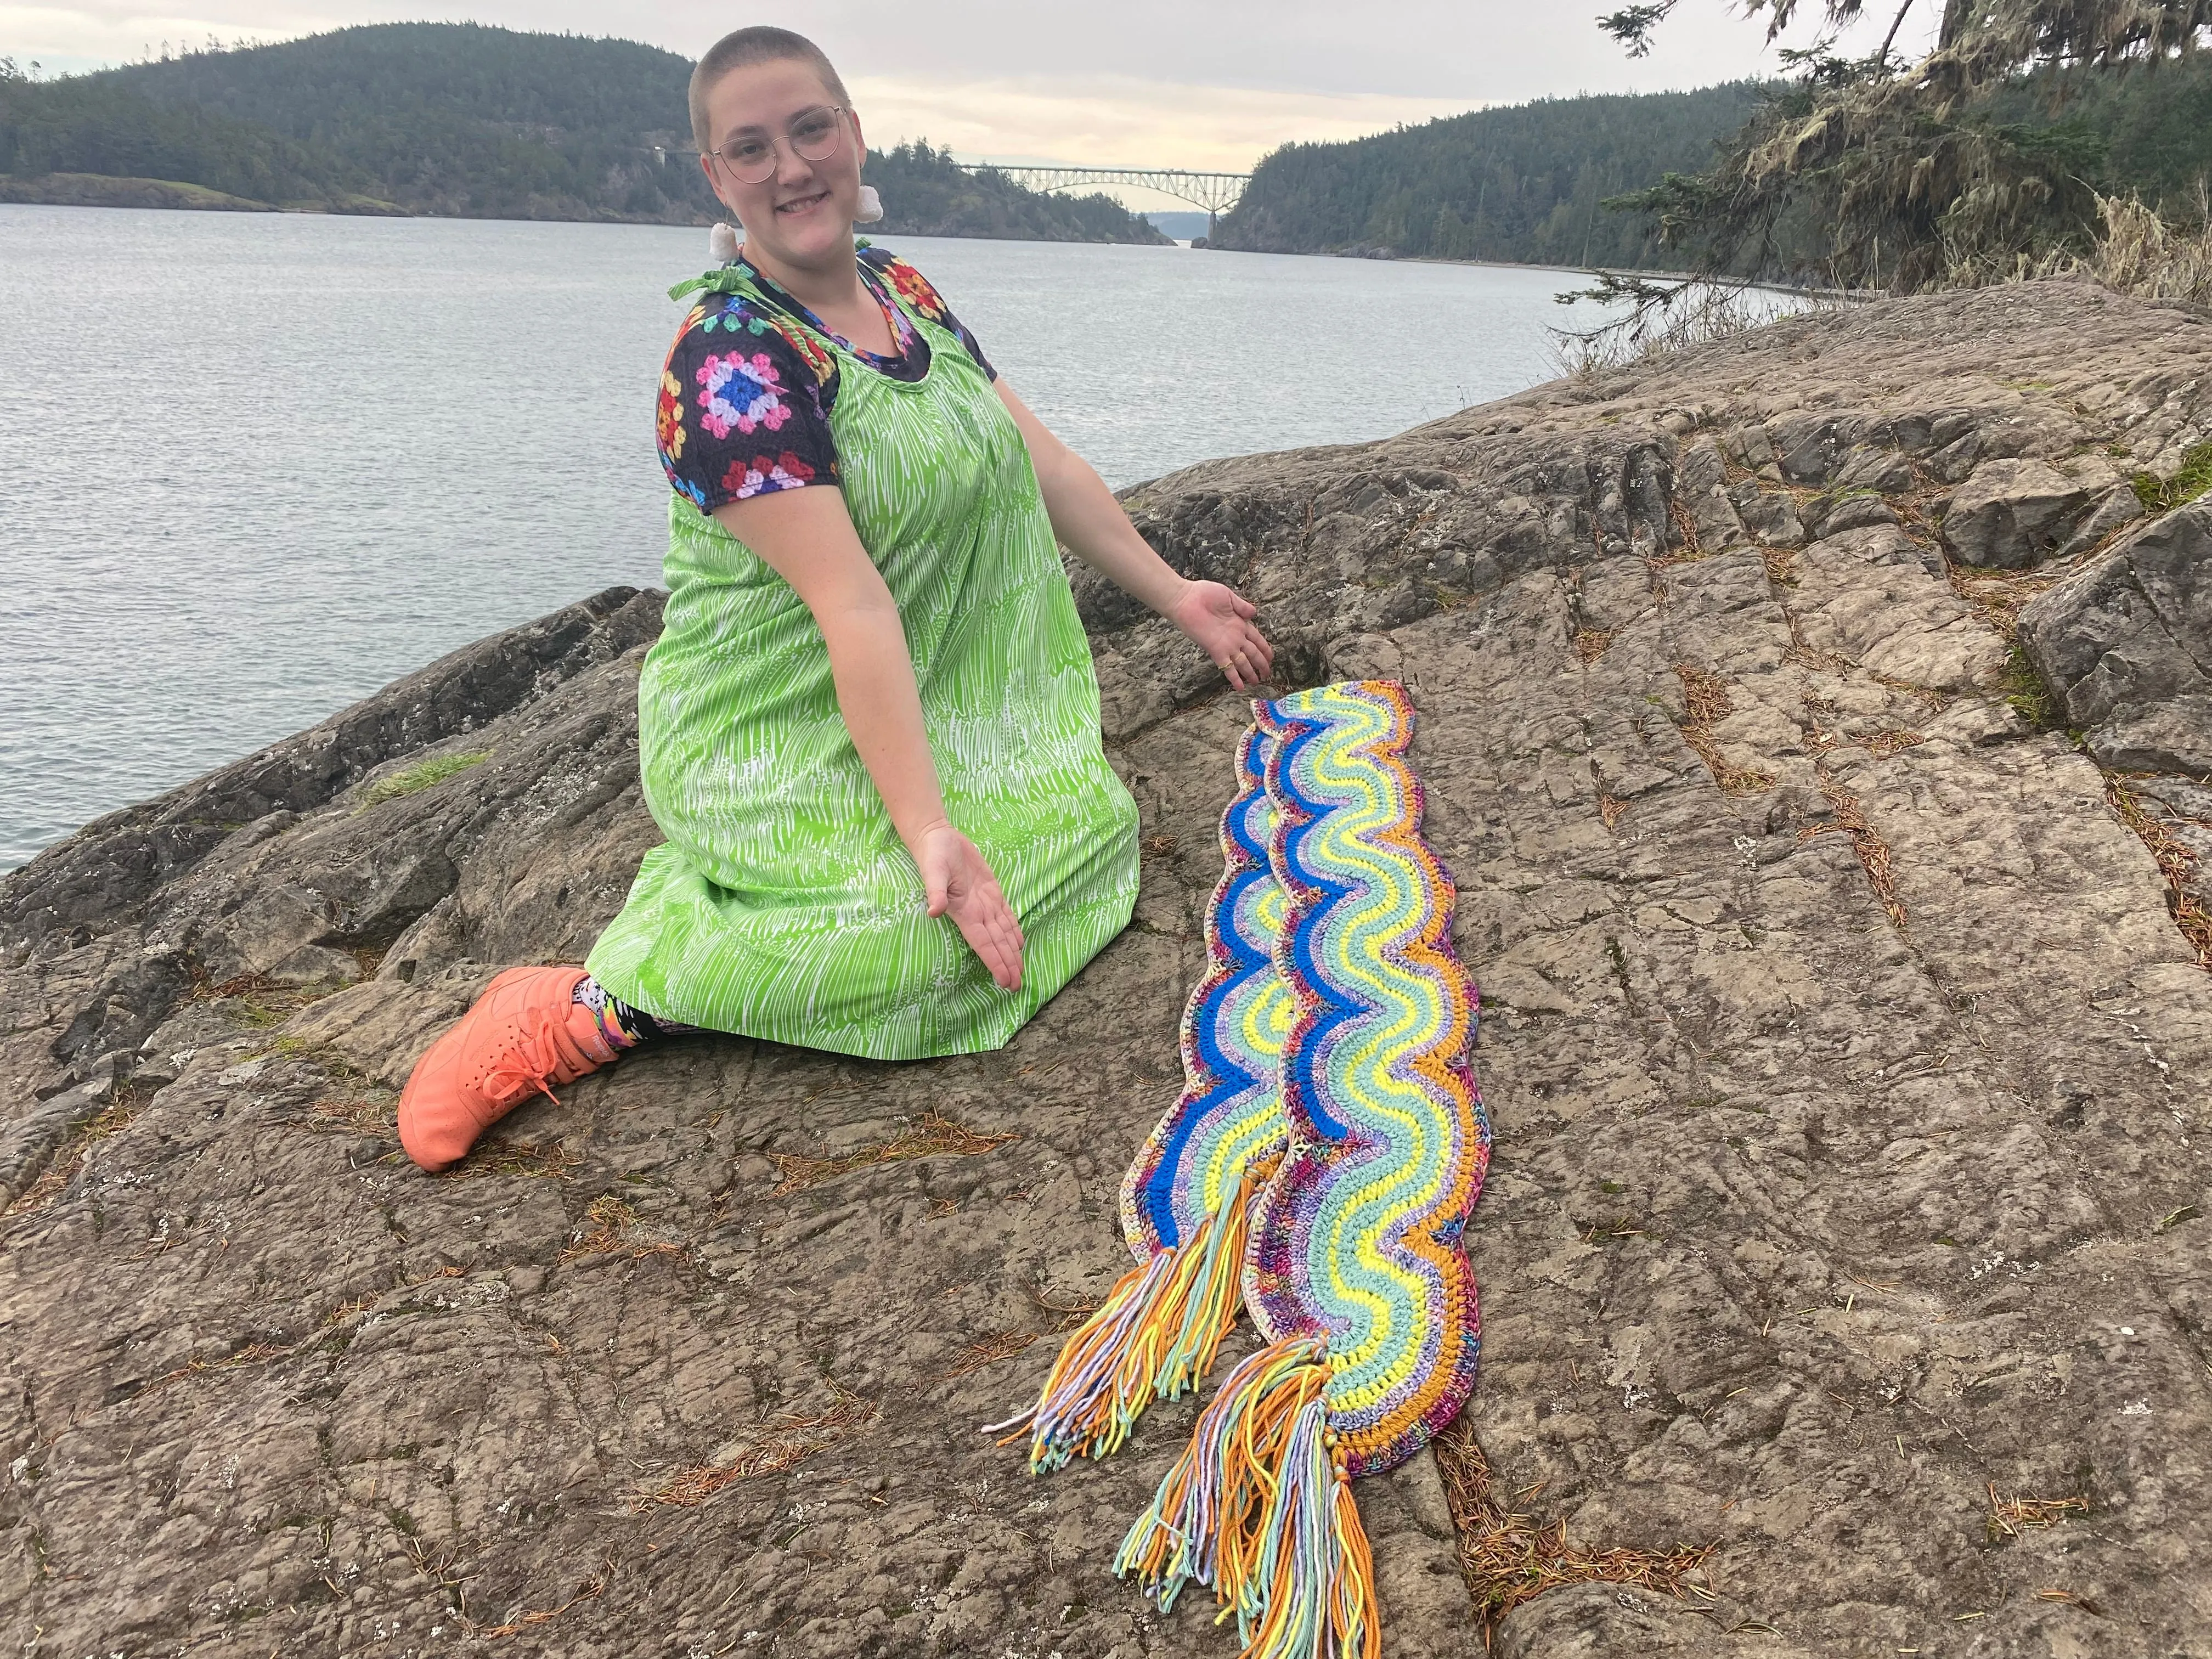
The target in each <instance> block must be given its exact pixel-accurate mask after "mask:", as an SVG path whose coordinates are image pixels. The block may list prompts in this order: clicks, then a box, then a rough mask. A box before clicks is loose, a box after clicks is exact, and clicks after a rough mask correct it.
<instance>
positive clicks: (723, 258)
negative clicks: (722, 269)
mask: <svg viewBox="0 0 2212 1659" xmlns="http://www.w3.org/2000/svg"><path fill="white" fill-rule="evenodd" d="M707 257H708V258H710V259H712V260H713V261H714V263H715V264H718V265H726V264H729V263H730V261H731V260H732V259H734V258H737V257H738V233H737V232H736V231H735V230H733V229H732V228H730V227H729V226H727V225H716V226H715V227H714V229H712V230H710V231H708V233H707Z"/></svg>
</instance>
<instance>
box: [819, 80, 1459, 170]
mask: <svg viewBox="0 0 2212 1659" xmlns="http://www.w3.org/2000/svg"><path fill="white" fill-rule="evenodd" d="M846 85H847V87H848V88H849V89H850V91H851V92H852V94H853V102H854V107H855V108H857V109H858V110H859V111H860V116H861V118H862V121H863V122H864V124H865V125H866V129H867V133H868V139H869V142H870V143H873V144H875V145H877V146H878V148H881V147H884V146H886V145H889V144H891V143H896V142H898V141H900V140H902V139H909V138H926V139H927V140H928V141H929V142H930V143H933V144H935V145H937V146H939V148H940V149H944V148H950V149H953V150H954V151H956V152H957V153H958V154H960V155H963V156H974V157H987V158H989V159H991V160H994V161H1060V162H1063V163H1068V164H1073V165H1078V166H1093V167H1103V166H1124V167H1192V168H1196V169H1200V170H1201V171H1218V172H1224V173H1243V172H1246V171H1248V170H1249V168H1250V167H1251V166H1252V164H1253V163H1254V162H1255V161H1258V160H1259V159H1260V157H1261V156H1262V155H1265V154H1267V151H1269V150H1271V149H1274V148H1276V147H1277V146H1278V145H1279V144H1285V143H1291V142H1294V141H1297V140H1302V139H1328V138H1352V137H1359V136H1360V135H1361V134H1363V133H1370V132H1378V131H1384V130H1385V129H1388V128H1389V127H1392V126H1395V125H1398V124H1399V123H1401V122H1419V121H1426V120H1428V119H1430V118H1431V117H1433V116H1437V115H1452V114H1457V113H1458V112H1460V111H1461V110H1462V108H1464V107H1465V106H1464V105H1462V104H1460V103H1458V102H1457V101H1455V100H1450V99H1442V98H1420V97H1402V96H1396V95H1393V94H1386V93H1325V92H1295V91H1291V92H1279V91H1270V90H1266V89H1263V88H1249V87H1218V86H1215V87H1208V86H1193V85H1188V84H1184V83H1179V82H1166V81H1140V80H1138V79H1136V78H1134V77H1133V76H1121V75H1097V76H1053V77H1047V76H1022V77H1010V78H1006V79H1001V80H975V81H937V80H931V79H924V78H922V77H920V76H875V75H859V76H846Z"/></svg>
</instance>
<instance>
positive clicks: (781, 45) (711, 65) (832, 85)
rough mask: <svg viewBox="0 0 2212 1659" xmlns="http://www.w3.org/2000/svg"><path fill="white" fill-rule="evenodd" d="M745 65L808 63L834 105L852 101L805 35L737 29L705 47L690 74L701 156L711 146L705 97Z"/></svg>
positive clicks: (763, 27) (693, 125)
mask: <svg viewBox="0 0 2212 1659" xmlns="http://www.w3.org/2000/svg"><path fill="white" fill-rule="evenodd" d="M747 64H810V65H811V66H812V68H813V70H814V71H815V73H816V74H817V75H819V76H821V77H822V84H823V86H825V87H827V88H829V90H830V92H831V94H834V95H835V96H836V100H837V101H838V103H840V104H841V105H849V104H851V102H852V101H853V100H852V96H851V94H848V93H847V92H846V90H845V83H844V82H842V81H841V80H839V79H838V78H837V71H836V69H834V68H833V67H831V65H830V63H829V55H828V54H827V53H825V52H823V50H822V48H821V47H819V46H816V45H815V44H814V43H813V42H812V41H811V40H808V39H807V38H806V37H805V35H803V34H793V33H792V32H791V31H790V30H789V29H779V28H771V27H769V26H768V25H767V24H764V23H763V24H760V25H757V26H756V27H752V28H749V29H738V30H737V31H735V32H734V33H729V34H726V35H724V36H723V37H722V38H721V39H720V40H717V41H715V42H714V45H713V46H709V47H708V48H707V55H706V56H705V57H703V58H701V59H700V60H699V64H698V67H697V68H696V69H694V70H692V71H691V137H693V138H694V139H696V141H697V143H698V145H699V153H700V154H701V155H705V154H706V153H707V151H708V149H711V148H712V147H713V145H714V130H713V128H712V127H710V126H709V125H708V118H707V94H708V93H710V92H712V91H713V90H714V85H715V82H718V81H720V79H721V78H722V77H723V76H726V75H727V74H728V73H729V72H730V71H731V70H734V69H743V68H744V67H745V66H746V65H747Z"/></svg>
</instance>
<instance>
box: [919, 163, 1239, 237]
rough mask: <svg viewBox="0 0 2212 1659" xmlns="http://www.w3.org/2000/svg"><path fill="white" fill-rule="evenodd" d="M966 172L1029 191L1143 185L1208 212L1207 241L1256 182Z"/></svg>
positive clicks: (1200, 176) (1223, 177)
mask: <svg viewBox="0 0 2212 1659" xmlns="http://www.w3.org/2000/svg"><path fill="white" fill-rule="evenodd" d="M958 165H959V167H960V168H961V170H962V171H963V172H965V173H1004V174H1005V175H1006V177H1007V178H1009V179H1012V180H1013V181H1014V182H1015V183H1016V184H1018V185H1022V186H1024V188H1026V189H1029V190H1041V191H1054V190H1067V189H1070V188H1072V187H1073V186H1075V185H1143V186H1144V187H1145V188H1146V189H1147V190H1156V191H1159V192H1160V194H1162V195H1163V196H1172V197H1175V198H1176V200H1177V201H1180V202H1188V203H1189V204H1191V205H1192V206H1193V207H1201V208H1204V209H1205V210H1206V240H1208V241H1211V240H1213V228H1214V224H1215V222H1216V221H1217V220H1218V219H1219V218H1220V216H1222V215H1223V214H1225V213H1226V212H1228V211H1229V210H1230V209H1231V208H1233V207H1235V206H1236V205H1237V201H1238V199H1239V198H1240V197H1243V194H1244V186H1245V185H1249V184H1250V183H1251V182H1252V175H1251V174H1250V173H1191V172H1188V171H1186V170H1185V169H1183V168H1182V167H1014V166H1012V165H1009V164H1006V163H1002V162H997V161H963V162H960V163H959V164H958Z"/></svg>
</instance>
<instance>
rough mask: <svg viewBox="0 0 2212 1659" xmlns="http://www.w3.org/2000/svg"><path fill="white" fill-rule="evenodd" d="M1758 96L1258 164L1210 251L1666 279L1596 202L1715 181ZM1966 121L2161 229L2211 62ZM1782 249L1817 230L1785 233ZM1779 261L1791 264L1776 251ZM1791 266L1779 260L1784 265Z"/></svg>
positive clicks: (1608, 101)
mask: <svg viewBox="0 0 2212 1659" xmlns="http://www.w3.org/2000/svg"><path fill="white" fill-rule="evenodd" d="M1764 95H1765V89H1764V88H1761V87H1760V86H1759V84H1758V83H1756V82H1735V83H1733V84H1730V85H1725V86H1718V87H1711V88H1706V89H1705V90H1704V91H1701V92H1687V93H1658V94H1646V95H1643V96H1620V97H1591V98H1560V99H1551V100H1543V101H1541V102H1538V103H1534V104H1523V105H1520V106H1516V107H1513V108H1510V109H1486V110H1477V111H1474V112H1472V113H1470V114H1467V115H1457V116H1452V117H1449V118H1445V119H1443V120H1437V121H1431V122H1430V123H1428V125H1425V126H1419V127H1401V128H1399V129H1398V130H1397V131H1393V132H1385V133H1378V134H1376V136H1375V137H1371V138H1358V139H1353V140H1352V141H1350V142H1348V143H1333V144H1291V145H1286V146H1285V148H1283V149H1279V150H1277V151H1275V152H1274V153H1273V155H1269V156H1267V158H1266V159H1265V160H1264V161H1261V163H1260V165H1259V167H1257V169H1255V172H1254V174H1253V179H1252V183H1251V186H1250V187H1249V189H1248V190H1247V191H1245V193H1244V199H1243V201H1242V202H1241V203H1239V204H1238V205H1237V210H1236V211H1235V212H1234V213H1231V214H1230V215H1228V216H1226V217H1225V218H1224V219H1223V220H1222V222H1221V225H1220V228H1219V233H1218V235H1217V237H1216V238H1215V246H1219V247H1231V248H1250V249H1259V250H1261V251H1265V252H1283V253H1331V252H1372V251H1375V250H1377V249H1382V248H1388V249H1389V250H1390V251H1391V252H1394V253H1397V254H1401V255H1405V256H1407V257H1426V258H1447V259H1468V258H1473V259H1505V260H1519V261H1523V262H1527V263H1529V264H1565V265H1598V266H1611V267H1627V268H1635V267H1644V268H1651V267H1663V266H1668V265H1674V264H1680V263H1681V262H1682V258H1683V256H1682V254H1681V253H1680V252H1669V251H1668V250H1666V249H1662V247H1660V246H1659V244H1658V240H1657V228H1656V225H1655V224H1654V223H1653V222H1651V221H1650V219H1648V218H1646V217H1644V216H1642V215H1638V214H1633V213H1622V212H1615V211H1608V210H1607V208H1606V207H1605V205H1604V203H1605V198H1607V197H1613V196H1619V195H1623V194H1626V193H1628V192H1630V191H1639V190H1643V189H1644V188H1646V187H1648V186H1650V185H1654V184H1656V183H1658V182H1659V180H1660V179H1662V177H1663V176H1664V175H1666V174H1668V173H1699V172H1702V171H1704V170H1705V168H1707V167H1710V166H1711V164H1712V160H1713V155H1714V150H1715V146H1716V145H1717V143H1718V142H1719V141H1720V140H1722V139H1723V138H1724V137H1727V136H1729V134H1730V133H1733V132H1734V131H1736V130H1737V129H1738V128H1739V127H1741V125H1743V124H1744V122H1745V121H1746V120H1747V118H1749V117H1750V116H1751V115H1752V114H1753V111H1754V110H1755V109H1756V108H1757V107H1758V106H1759V102H1760V100H1761V99H1762V97H1763V96H1764ZM1972 118H1976V119H1979V120H1981V121H1984V122H1985V123H1987V124H1989V125H1990V126H1992V127H1998V128H2006V129H2012V130H2026V131H2030V132H2043V133H2048V134H2050V135H2051V138H2052V142H2053V143H2056V144H2058V145H2063V147H2064V149H2065V151H2066V153H2067V154H2068V155H2069V156H2070V157H2071V158H2072V164H2073V165H2074V166H2075V167H2076V168H2078V169H2079V170H2080V172H2081V176H2082V179H2083V182H2085V183H2087V185H2090V186H2091V187H2093V189H2095V190H2097V191H2100V192H2101V193H2103V194H2106V195H2121V196H2124V195H2126V194H2128V193H2130V191H2135V192H2140V193H2141V194H2142V197H2143V198H2144V199H2145V200H2146V201H2148V202H2150V203H2152V204H2161V203H2162V204H2164V205H2165V206H2166V210H2167V211H2168V213H2169V214H2170V215H2172V214H2176V213H2178V214H2179V216H2180V217H2181V218H2183V219H2188V218H2191V217H2192V216H2201V214H2202V209H2201V207H2198V206H2197V203H2198V200H2199V198H2198V195H2197V191H2198V185H2199V183H2200V181H2202V180H2203V179H2205V178H2206V176H2207V173H2208V170H2212V63H2204V62H2201V61H2200V62H2197V63H2189V64H2168V65H2165V66H2162V67H2160V68H2158V69H2155V70H2138V71H2137V72H2136V73H2133V74H2129V75H2112V76H2101V77H2078V78H2075V79H2074V80H2072V81H2070V82H2069V83H2068V85H2067V87H2066V88H2064V90H2063V94H2062V95H2060V96H2059V97H2057V99H2055V100H2054V98H2053V97H2052V95H2051V88H2050V86H2049V85H2048V83H2047V82H2044V81H2042V80H2039V79H2031V80H2027V81H2023V82H2017V83H2015V84H2013V85H2010V86H2008V87H2006V88H2002V90H2000V91H1999V92H1997V93H1996V94H1994V95H1992V96H1991V97H1990V99H1989V100H1987V101H1986V102H1985V103H1984V104H1983V105H1981V106H1979V107H1978V109H1977V110H1976V111H1975V112H1973V116H1972ZM1779 234H1780V235H1781V237H1782V240H1784V242H1785V243H1792V244H1794V243H1796V242H1802V243H1804V244H1805V248H1804V249H1802V250H1797V251H1798V252H1805V253H1806V258H1805V259H1804V260H1803V261H1801V263H1808V264H1817V260H1815V259H1813V258H1812V257H1811V253H1810V252H1809V250H1812V249H1814V248H1815V247H1816V246H1817V245H1818V244H1819V243H1820V234H1819V227H1817V226H1810V225H1805V224H1798V223H1793V222H1789V221H1785V222H1784V224H1783V226H1782V227H1781V228H1780V232H1779ZM1788 252H1790V249H1788V248H1785V249H1784V253H1785V254H1786V253H1788ZM1780 263H1781V264H1784V265H1788V264H1790V259H1788V258H1784V259H1782V260H1781V262H1780Z"/></svg>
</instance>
